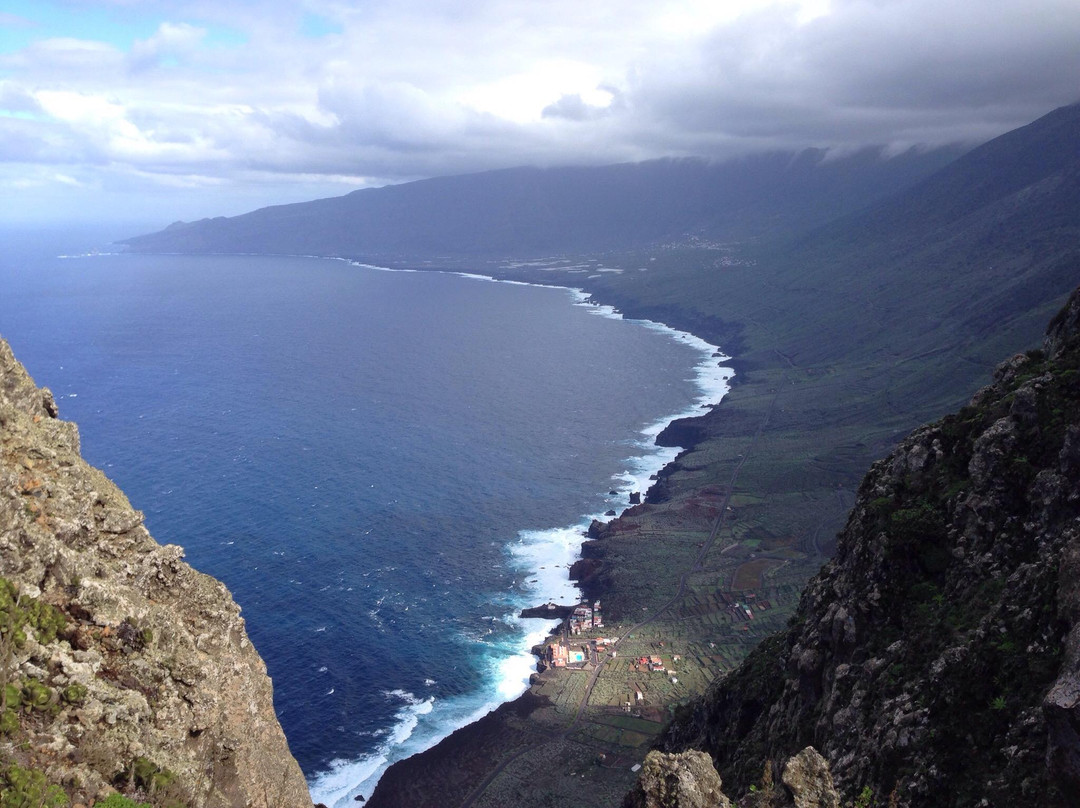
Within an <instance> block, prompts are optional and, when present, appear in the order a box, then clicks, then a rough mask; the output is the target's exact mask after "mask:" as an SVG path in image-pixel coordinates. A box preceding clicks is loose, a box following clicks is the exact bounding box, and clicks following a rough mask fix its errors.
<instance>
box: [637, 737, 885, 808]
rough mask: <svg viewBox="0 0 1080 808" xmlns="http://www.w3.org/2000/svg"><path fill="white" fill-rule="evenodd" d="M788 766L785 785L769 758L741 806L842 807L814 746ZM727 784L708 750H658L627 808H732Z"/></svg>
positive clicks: (645, 766) (647, 759)
mask: <svg viewBox="0 0 1080 808" xmlns="http://www.w3.org/2000/svg"><path fill="white" fill-rule="evenodd" d="M782 771H783V775H782V783H783V786H782V787H781V786H778V785H777V784H776V782H775V781H774V779H773V764H772V762H771V761H768V762H766V764H765V767H764V769H763V770H762V782H761V783H760V785H754V786H751V787H750V790H749V791H748V793H747V794H745V795H744V796H743V798H742V799H741V800H739V801H738V803H737V805H738V806H739V808H840V795H839V794H838V793H837V792H836V788H835V787H834V785H833V779H832V773H831V772H830V771H829V764H828V763H827V762H826V760H825V758H823V757H822V756H821V755H820V754H819V753H818V751H817V750H816V749H814V747H812V746H808V747H806V748H805V749H803V750H802V751H801V752H799V754H797V755H794V756H793V757H792V758H790V759H789V760H788V761H787V762H786V763H785V764H784V766H783V769H782ZM721 785H722V784H721V782H720V775H719V774H718V773H717V771H716V767H715V766H714V765H713V762H712V758H710V757H709V756H708V755H707V754H705V753H704V752H698V751H696V750H690V751H687V752H679V753H668V752H658V751H655V750H654V751H652V752H649V754H648V755H646V756H645V762H644V763H643V764H642V766H641V773H640V774H639V775H638V781H637V783H636V784H635V786H634V788H633V790H632V791H631V792H630V793H629V794H627V795H626V799H625V800H624V801H623V808H732V806H733V805H736V803H733V802H732V801H731V800H730V799H729V798H728V797H727V795H726V794H724V792H723V791H721ZM867 808H869V806H867Z"/></svg>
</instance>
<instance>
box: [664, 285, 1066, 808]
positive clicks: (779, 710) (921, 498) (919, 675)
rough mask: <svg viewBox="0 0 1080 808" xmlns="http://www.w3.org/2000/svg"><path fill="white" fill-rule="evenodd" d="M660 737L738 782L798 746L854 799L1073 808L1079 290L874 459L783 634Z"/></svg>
mask: <svg viewBox="0 0 1080 808" xmlns="http://www.w3.org/2000/svg"><path fill="white" fill-rule="evenodd" d="M663 745H664V747H665V748H666V749H667V750H669V751H679V750H684V749H688V748H698V749H704V750H706V751H708V752H709V753H710V754H711V755H712V757H713V759H714V760H715V761H716V765H717V768H718V769H719V771H720V773H721V775H722V777H723V779H724V783H725V787H726V786H728V785H730V786H731V788H732V791H733V792H735V793H742V792H743V791H745V790H746V789H747V788H748V787H749V786H750V785H752V784H757V783H760V781H761V778H762V776H763V774H762V773H763V770H764V768H765V767H766V766H769V765H771V766H773V767H775V766H776V765H777V763H778V762H782V761H783V760H785V759H787V758H789V757H790V756H791V755H793V754H795V753H796V752H798V750H800V749H802V748H803V747H805V746H808V745H813V746H814V747H816V748H817V749H818V750H820V751H821V753H822V754H823V755H824V756H825V758H826V759H827V760H828V761H829V763H830V764H831V767H832V774H833V776H834V777H835V778H836V781H837V785H838V787H839V789H840V791H841V793H842V794H843V795H844V797H845V800H852V799H856V798H857V797H858V796H859V795H861V796H862V798H863V799H864V803H863V804H866V805H871V804H874V803H875V802H876V803H877V804H880V805H885V804H889V805H893V804H896V805H910V806H976V805H982V806H1009V805H1041V806H1065V805H1077V804H1080V290H1077V291H1076V292H1074V293H1073V296H1072V297H1071V299H1070V301H1069V303H1068V305H1067V306H1066V308H1065V309H1064V310H1063V311H1062V312H1061V313H1060V314H1059V315H1058V316H1057V317H1055V318H1054V320H1053V321H1052V323H1051V325H1050V328H1049V330H1048V333H1047V338H1046V341H1045V344H1044V346H1043V349H1042V350H1039V351H1030V352H1028V353H1027V354H1021V355H1018V356H1015V357H1013V358H1012V359H1010V360H1009V361H1007V362H1005V363H1004V364H1002V365H1001V366H1000V367H999V368H998V370H997V371H996V373H995V376H994V382H993V384H991V385H990V386H989V387H986V388H984V389H983V390H981V391H980V392H979V393H977V394H976V395H975V397H974V398H973V400H972V401H971V404H970V406H967V407H965V408H963V409H962V410H961V411H960V412H959V413H957V414H956V415H952V416H949V417H946V418H944V419H942V420H941V421H939V422H937V423H935V424H932V425H929V426H925V427H922V428H920V429H917V430H916V431H915V432H913V433H912V434H911V435H910V436H909V437H908V438H907V439H905V440H904V441H903V442H902V443H901V444H900V445H899V447H898V448H897V449H896V450H895V451H894V452H893V453H892V455H891V456H890V457H888V458H887V459H885V460H883V461H880V462H878V463H877V464H875V465H874V467H873V468H872V469H871V471H870V473H869V474H868V475H867V477H866V479H865V480H864V482H863V484H862V486H861V488H860V491H859V498H858V501H857V503H856V505H855V508H854V509H853V511H852V512H851V515H850V518H849V520H848V523H847V525H846V527H845V528H844V530H843V532H842V533H841V535H840V537H839V544H838V547H837V553H836V556H835V558H834V560H833V561H831V562H830V563H829V564H827V565H826V566H825V568H824V569H823V570H822V572H821V573H820V574H819V575H818V576H817V577H816V578H815V579H814V580H812V581H811V582H810V585H809V586H808V588H807V590H806V592H805V593H804V595H803V598H802V601H801V603H800V606H799V608H798V611H797V612H796V614H795V616H794V617H793V619H792V621H791V623H790V624H789V627H788V629H787V630H786V631H785V632H783V633H781V634H779V635H777V636H774V637H773V638H771V639H769V640H766V641H765V642H764V643H762V645H761V646H759V647H758V649H757V650H756V651H755V652H753V653H752V654H751V656H750V657H749V658H748V659H747V660H746V662H745V663H744V664H743V665H742V666H741V667H740V668H738V669H737V670H736V671H734V672H733V673H732V674H730V675H729V676H727V677H725V678H724V679H722V680H720V681H718V682H717V683H716V684H715V685H714V686H713V687H712V688H711V689H710V691H709V692H708V693H707V694H706V695H705V697H703V698H702V699H701V700H700V701H699V702H698V703H697V705H696V706H695V707H694V708H693V709H691V710H687V711H686V712H684V714H683V715H681V716H680V717H679V718H678V719H677V720H676V721H675V722H674V724H673V725H672V726H671V727H670V729H669V731H668V733H667V735H666V737H665V739H664V742H663ZM729 793H731V792H729Z"/></svg>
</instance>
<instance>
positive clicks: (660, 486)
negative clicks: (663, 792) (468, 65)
mask: <svg viewBox="0 0 1080 808" xmlns="http://www.w3.org/2000/svg"><path fill="white" fill-rule="evenodd" d="M538 285H551V284H538ZM574 294H575V295H576V296H577V298H578V302H580V303H583V304H585V303H586V302H587V301H588V295H587V294H585V293H584V292H581V291H580V290H574ZM588 305H591V306H595V304H592V303H591V302H589V303H588ZM604 308H605V309H606V312H605V313H608V312H610V315H614V316H620V315H618V313H617V312H615V310H614V309H612V308H610V307H604ZM610 315H609V316H610ZM648 325H649V326H652V327H656V328H659V329H663V330H665V331H666V332H668V333H670V334H671V335H673V336H676V337H677V338H682V339H684V340H686V341H691V340H692V341H693V342H692V344H693V345H694V347H695V348H698V349H699V350H700V351H701V353H702V355H703V358H702V361H701V362H700V363H699V365H698V367H697V374H698V379H697V381H698V387H699V390H701V391H702V395H701V396H700V397H699V398H698V400H697V401H696V402H695V406H694V408H693V409H691V410H688V411H686V412H684V413H681V414H680V415H677V416H674V417H673V418H670V419H665V420H664V421H663V422H661V423H659V424H656V425H654V426H653V427H650V429H648V430H646V433H647V434H648V435H649V437H651V438H652V439H653V440H654V441H655V443H656V445H657V446H659V447H661V448H662V449H666V450H669V453H665V454H663V455H662V461H661V462H660V463H659V464H658V465H657V466H654V467H653V469H650V473H648V474H645V475H643V476H641V477H640V478H638V479H636V480H635V485H634V489H635V490H633V491H628V492H626V494H625V496H626V500H624V502H627V504H629V505H630V507H629V508H628V509H627V510H625V511H624V512H623V513H622V514H621V515H618V516H616V517H615V518H614V519H612V520H611V521H605V520H604V519H603V518H597V519H593V520H592V522H591V524H590V526H589V528H588V531H587V532H585V533H584V535H583V536H582V534H581V533H579V534H578V535H579V536H582V537H583V538H584V539H585V541H584V542H583V544H582V548H581V552H580V558H578V559H577V560H575V561H574V563H573V564H572V565H570V577H571V578H572V579H573V580H575V582H576V583H577V585H578V587H579V589H580V590H581V595H582V600H581V602H580V603H579V604H577V606H567V605H557V604H554V603H551V604H548V603H543V604H540V605H538V606H535V607H531V608H528V609H525V610H524V611H523V612H522V613H521V617H523V618H539V619H547V620H553V619H554V620H558V621H559V622H558V623H556V625H555V628H554V629H553V630H552V632H551V633H550V634H549V635H548V637H547V639H546V640H545V641H544V642H542V643H540V644H538V645H536V646H534V647H533V648H532V651H533V653H534V655H535V656H537V657H538V658H539V663H538V671H537V672H536V673H534V674H533V675H532V676H531V677H530V685H529V687H528V689H527V690H526V691H525V692H524V693H523V694H522V695H521V696H519V697H518V698H516V699H514V700H512V701H509V702H507V703H504V704H502V705H501V706H499V707H497V708H496V709H495V710H493V711H492V712H490V713H488V714H487V715H485V716H483V717H482V718H480V719H479V720H477V721H475V722H473V723H472V724H469V725H467V726H464V727H462V728H460V729H458V730H456V731H455V732H453V733H452V734H451V735H449V736H448V737H446V738H444V739H443V740H441V741H440V742H439V743H438V744H436V745H435V746H433V747H432V748H430V749H428V750H427V751H424V752H421V753H419V754H416V755H414V756H412V757H410V758H407V759H405V760H402V761H398V762H397V763H394V764H393V765H392V766H390V767H389V768H388V769H387V771H386V772H385V773H383V775H382V777H381V778H380V780H379V783H378V785H377V787H376V789H375V791H374V793H373V794H372V795H371V798H370V800H369V804H371V805H374V806H376V808H378V806H392V805H423V804H429V801H431V800H438V801H440V804H444V805H471V804H472V803H473V802H474V801H476V800H478V799H480V797H481V796H483V795H484V794H485V793H486V792H488V791H490V790H491V789H495V790H496V791H499V789H501V788H502V786H501V784H500V783H499V782H496V779H497V778H498V777H499V775H500V774H502V773H504V772H507V770H508V769H509V770H511V772H512V770H513V769H514V768H515V765H516V764H518V763H520V762H522V761H523V760H524V762H525V763H526V765H528V759H529V758H530V757H531V755H530V753H535V754H539V755H544V754H546V753H547V752H550V751H552V750H554V749H555V748H556V747H558V748H559V756H560V758H562V759H564V760H565V759H566V758H567V755H568V756H569V764H568V765H570V768H582V769H584V768H586V767H589V766H596V767H597V768H598V769H601V770H603V771H604V772H605V774H606V775H607V776H606V778H605V779H606V781H607V786H606V787H608V788H610V789H611V794H612V796H620V797H621V794H622V793H624V792H625V790H626V788H627V787H628V783H630V782H632V779H633V774H632V772H631V769H632V766H633V764H634V762H635V761H636V759H637V758H638V757H639V756H640V755H638V753H637V750H636V749H632V748H631V749H630V750H629V751H628V752H626V753H625V754H623V755H622V756H621V757H622V759H620V756H619V755H618V754H615V755H610V754H603V753H601V754H602V758H603V760H599V759H598V758H597V753H596V751H595V749H594V748H588V747H586V746H584V745H582V744H580V743H578V742H576V740H574V739H573V738H572V737H571V736H574V735H575V733H579V731H580V729H581V727H582V725H583V724H589V725H590V726H591V725H592V724H593V722H591V721H583V718H585V717H586V714H587V712H588V713H589V714H590V715H591V714H592V713H593V712H598V711H599V713H601V714H602V715H601V718H602V717H603V716H604V715H610V714H612V713H614V712H617V713H619V714H621V715H623V716H626V717H627V718H628V719H631V718H634V717H635V716H637V719H636V720H637V721H638V723H639V724H640V725H641V726H639V727H638V729H639V730H640V729H645V730H646V732H645V733H644V734H641V733H639V735H640V737H641V738H642V739H643V740H648V736H649V735H650V734H651V733H650V732H649V730H650V729H651V730H652V731H654V732H658V731H659V728H660V727H661V725H662V722H663V720H664V718H665V717H666V712H665V711H664V708H663V706H662V705H661V704H660V703H659V701H658V700H657V698H656V696H655V694H654V693H650V696H649V697H648V698H646V697H645V696H644V694H643V693H642V690H649V689H655V688H652V687H651V686H652V684H653V683H652V682H650V684H649V685H645V686H643V685H640V684H638V683H637V682H636V681H634V679H635V678H636V679H643V677H648V676H653V677H654V680H655V678H656V677H657V676H659V677H660V678H663V679H664V681H665V682H669V683H671V682H673V683H675V685H677V683H678V676H677V673H676V671H673V670H669V669H670V667H671V665H672V664H673V663H672V659H671V656H670V655H667V656H663V657H662V656H661V655H657V654H651V655H649V656H653V657H656V659H655V660H648V659H646V658H645V657H640V658H639V657H637V656H636V654H637V651H636V650H635V651H634V652H633V654H632V656H633V657H634V658H633V661H632V662H631V660H630V658H629V657H627V656H625V655H624V654H623V650H622V649H623V648H624V647H634V646H636V645H637V643H634V642H631V643H629V644H628V643H627V642H626V640H627V639H631V640H633V639H634V638H633V637H632V635H633V634H634V631H635V630H637V629H639V628H640V627H641V626H644V625H646V624H647V623H648V622H649V621H650V620H652V619H653V618H654V617H655V616H656V614H657V606H659V605H666V604H667V603H670V601H671V598H672V595H673V594H674V589H675V587H674V586H672V587H670V588H668V587H664V586H663V584H664V581H662V580H653V581H646V582H642V581H640V580H636V581H635V580H632V579H631V578H629V577H628V576H627V575H623V574H620V570H621V568H622V566H624V565H623V563H622V559H618V558H616V557H612V556H611V555H610V554H608V553H607V552H606V551H605V549H604V545H605V544H609V543H610V542H612V541H615V542H618V537H619V536H620V535H621V534H625V535H631V534H638V536H640V534H641V533H642V527H643V524H644V525H645V526H646V528H647V523H648V521H649V518H650V512H651V511H653V510H655V509H657V508H658V507H659V508H660V509H661V510H670V508H671V507H672V506H675V507H679V508H681V507H683V503H671V502H668V500H669V499H671V495H672V489H673V486H672V484H671V482H670V480H669V478H670V477H671V475H672V474H674V473H676V472H677V471H679V470H680V465H679V463H678V459H677V458H678V456H680V451H679V450H680V446H679V445H677V444H676V443H675V439H677V440H678V441H679V444H681V445H682V447H685V448H684V451H685V450H686V449H690V448H692V445H693V443H694V442H695V441H696V438H695V435H696V434H697V433H698V432H699V430H697V429H695V428H694V427H695V423H694V419H697V418H699V417H700V415H701V414H702V412H703V411H704V410H703V408H706V407H707V408H712V407H714V406H715V405H717V404H719V403H720V401H721V399H722V398H723V396H724V394H726V393H727V391H728V389H729V387H728V382H729V381H730V379H731V377H732V376H733V374H734V371H733V370H732V369H731V368H730V367H728V366H726V365H724V364H722V363H725V362H726V361H727V360H728V357H726V356H724V355H723V354H721V353H720V352H719V350H718V349H717V348H716V347H715V346H712V345H709V344H708V343H705V342H704V341H703V340H700V339H698V338H697V337H694V336H692V335H690V334H686V333H685V332H677V331H675V330H674V329H670V328H668V327H667V326H662V325H659V324H654V323H648ZM650 484H651V486H650ZM646 487H649V493H648V494H647V495H646V497H645V501H644V502H643V503H642V502H641V495H640V491H641V490H642V489H644V488H646ZM675 487H676V488H677V487H679V486H678V484H677V483H676V485H675ZM631 494H634V495H635V496H634V498H633V500H630V495H631ZM697 505H698V506H699V507H698V510H700V511H701V514H698V515H704V516H705V517H706V520H707V524H706V526H705V528H704V530H705V533H707V534H708V533H709V532H710V528H711V527H712V525H713V522H714V519H715V517H716V516H718V515H719V513H721V512H722V510H723V509H722V508H721V507H719V506H718V503H717V502H711V503H710V502H701V503H698V504H697ZM605 516H607V515H605ZM579 530H580V528H579ZM709 538H710V539H715V531H712V534H711V536H710V537H709ZM638 543H639V544H640V542H638ZM698 546H699V547H700V546H701V544H700V543H699V544H698ZM639 549H640V548H639ZM695 554H696V553H695ZM641 560H642V559H641V558H637V559H630V560H629V561H630V563H628V564H625V566H626V567H627V568H628V569H627V570H625V572H628V573H629V575H631V576H633V575H636V574H637V573H636V572H635V570H640V562H641ZM677 577H678V573H677V572H674V573H672V572H671V571H670V570H669V571H667V572H666V573H665V574H664V575H660V576H654V578H658V579H666V578H671V580H672V581H675V580H676V579H677ZM642 583H644V584H645V585H644V587H642V586H639V584H642ZM643 588H644V589H646V590H649V596H648V597H646V598H644V599H643V598H641V597H640V595H641V590H642V589H643ZM659 588H666V593H664V594H663V601H665V604H659V603H658V601H657V598H658V596H659V595H660V593H659V592H657V591H652V590H654V589H659ZM597 601H599V604H598V603H597ZM642 603H644V604H645V605H644V606H642V605H639V604H642ZM597 606H599V607H600V608H599V609H597ZM575 609H576V610H577V614H576V615H575V614H574V612H575ZM641 609H645V612H644V613H642V612H641V611H640V610H641ZM635 613H636V615H637V616H635ZM612 616H614V618H615V619H614V620H611V619H607V620H606V625H605V619H606V618H610V617H612ZM642 618H645V619H644V620H643V619H642ZM620 632H621V633H622V636H620ZM660 645H661V646H662V645H663V643H662V642H661V643H660ZM620 656H622V657H623V659H622V660H619V662H616V660H617V659H619V657H620ZM679 662H680V659H679V655H678V654H676V655H675V663H674V664H675V665H676V666H678V664H679ZM642 663H644V664H642ZM630 665H632V666H633V667H629V666H630ZM605 668H607V669H608V670H611V669H612V668H618V670H617V671H615V675H613V676H611V677H604V678H603V679H602V678H601V675H602V673H603V672H604V670H605ZM624 668H625V670H624ZM627 672H630V678H627V676H626V675H625V674H626V673H627ZM609 679H610V681H609ZM616 691H619V692H618V693H616ZM649 701H651V703H649V704H643V703H642V702H649ZM643 710H644V713H643ZM661 713H663V714H661ZM646 745H647V744H646ZM541 747H548V749H547V750H546V751H545V750H542V749H541ZM641 754H643V752H641ZM598 760H599V762H598ZM624 764H625V765H624ZM503 779H507V780H514V779H515V778H514V777H513V775H512V774H511V773H508V774H507V777H506V778H503ZM499 793H500V794H501V791H500V792H499ZM503 796H509V795H503ZM518 796H520V795H518ZM432 804H434V803H432Z"/></svg>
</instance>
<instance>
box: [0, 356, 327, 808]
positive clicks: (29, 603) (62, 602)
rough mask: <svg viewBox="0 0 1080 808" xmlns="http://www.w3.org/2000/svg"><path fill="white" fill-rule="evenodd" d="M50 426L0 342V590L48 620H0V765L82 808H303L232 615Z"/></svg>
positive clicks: (70, 431) (49, 408) (68, 431)
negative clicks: (37, 777)
mask: <svg viewBox="0 0 1080 808" xmlns="http://www.w3.org/2000/svg"><path fill="white" fill-rule="evenodd" d="M57 416H58V412H57V408H56V404H55V401H54V400H53V397H52V394H51V393H49V391H48V390H43V389H40V388H38V387H37V386H36V385H35V384H34V383H33V381H32V379H31V378H30V377H29V375H28V374H27V373H26V371H25V369H24V368H23V367H22V366H21V365H20V364H19V363H18V362H17V361H16V360H15V358H14V356H13V355H12V353H11V349H10V348H9V346H8V345H7V343H6V342H4V341H3V340H0V577H2V578H3V579H5V580H6V581H8V582H9V584H7V585H8V586H9V587H10V591H11V592H12V593H14V594H13V602H14V603H16V604H17V606H18V608H19V609H20V610H22V611H25V610H27V609H33V610H38V611H43V610H45V609H46V608H47V609H49V610H52V612H50V614H51V613H55V614H56V615H58V616H59V617H58V618H57V619H56V620H54V621H53V622H54V623H58V624H57V625H53V624H51V623H50V624H49V625H50V628H49V629H48V630H43V629H42V627H41V626H42V625H44V624H42V623H41V621H39V624H40V625H37V626H35V625H34V624H33V621H29V620H27V621H24V625H22V626H21V628H20V630H19V631H18V632H16V631H15V630H14V624H10V625H4V624H2V623H3V621H2V616H0V636H2V637H3V639H2V640H0V652H3V653H0V665H2V668H3V670H2V671H0V674H2V675H3V676H4V677H5V684H8V685H9V687H8V688H7V690H8V691H9V692H10V693H12V694H14V693H15V691H16V690H18V693H19V699H21V703H20V704H19V705H18V707H17V708H16V709H12V708H11V707H10V706H9V707H8V709H7V710H5V712H4V715H5V719H4V720H5V724H4V725H3V727H2V728H0V729H3V734H0V764H4V765H14V764H18V766H20V767H26V768H27V770H33V771H40V772H42V773H44V775H45V777H46V778H47V779H48V781H49V782H50V783H53V784H56V785H59V786H60V787H61V788H63V789H64V790H65V791H66V792H67V793H68V795H69V796H70V797H71V798H72V801H73V802H80V801H81V802H84V803H87V804H88V803H89V802H91V801H93V800H103V799H104V798H105V797H106V796H107V795H108V794H110V793H113V792H114V791H115V790H120V791H126V792H128V793H130V794H133V795H135V796H137V797H139V798H140V799H144V798H145V799H149V800H150V801H152V802H153V803H154V804H162V805H164V804H166V802H168V803H169V804H181V805H189V806H195V805H198V806H206V807H207V808H215V807H216V806H229V808H233V807H234V806H256V805H258V806H267V805H270V806H289V807H291V806H301V807H303V806H307V807H308V808H309V807H310V806H311V799H310V796H309V795H308V791H307V785H306V783H305V781H304V778H303V775H302V773H301V771H300V768H299V766H298V765H297V763H296V761H295V760H294V759H293V758H292V756H291V754H290V753H289V749H288V745H287V743H286V740H285V736H284V734H283V732H282V730H281V726H280V724H279V723H278V720H277V717H276V715H275V714H274V710H273V699H272V695H273V692H272V685H271V683H270V679H269V677H268V676H267V675H266V667H265V665H264V663H263V661H262V659H261V658H260V657H259V655H258V653H257V652H256V651H255V649H254V647H253V646H252V645H251V643H250V641H249V640H248V639H247V633H246V630H245V627H244V620H243V618H242V617H241V616H240V609H239V607H238V606H237V605H236V603H235V602H234V601H233V599H232V597H231V596H230V595H229V592H228V590H227V589H226V588H225V586H224V585H223V584H221V583H220V582H219V581H216V580H214V579H213V578H211V577H209V576H207V575H204V574H202V573H199V572H196V571H195V570H193V569H192V568H191V567H190V566H189V565H188V564H186V563H185V562H184V561H183V549H182V548H180V547H178V546H176V545H166V546H161V545H159V544H158V543H157V542H155V541H154V540H153V538H152V537H151V536H150V534H149V533H148V532H147V530H146V528H145V527H144V526H143V517H142V514H141V513H139V512H138V511H136V510H134V509H133V508H132V507H131V505H130V503H129V502H128V500H127V498H126V497H125V496H124V495H123V493H122V492H121V491H120V490H119V489H118V488H117V487H116V486H115V485H114V484H113V483H112V482H111V481H110V480H109V479H108V478H107V477H106V476H105V475H104V474H102V473H101V471H99V470H97V469H95V468H92V467H91V466H89V465H88V464H87V463H86V462H85V461H84V460H83V459H82V458H81V456H80V454H79V436H78V430H77V428H76V427H75V425H74V424H70V423H66V422H64V421H60V420H58V417H57ZM0 611H2V608H0ZM20 614H21V612H20ZM20 620H22V618H20ZM16 633H18V634H19V635H20V636H19V637H16ZM16 640H18V641H16ZM16 686H17V687H16ZM15 700H16V699H15V698H12V699H11V700H9V701H11V702H14V701H15ZM20 770H21V769H20Z"/></svg>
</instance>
